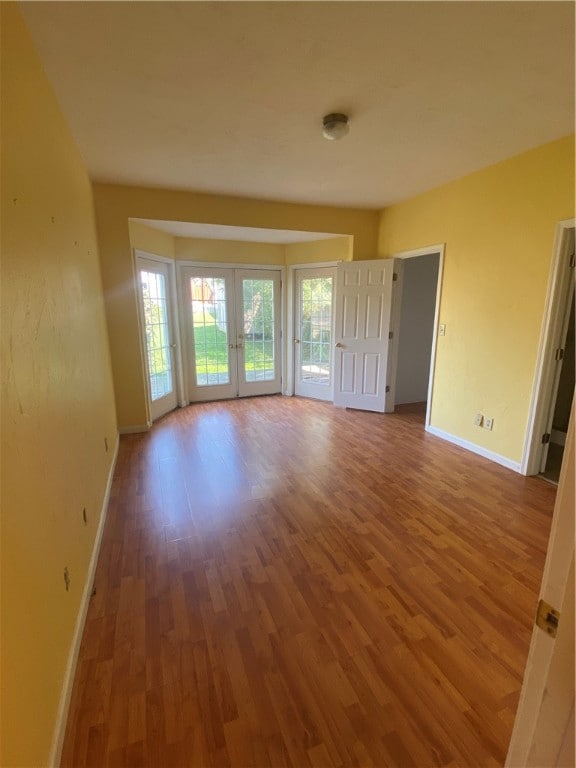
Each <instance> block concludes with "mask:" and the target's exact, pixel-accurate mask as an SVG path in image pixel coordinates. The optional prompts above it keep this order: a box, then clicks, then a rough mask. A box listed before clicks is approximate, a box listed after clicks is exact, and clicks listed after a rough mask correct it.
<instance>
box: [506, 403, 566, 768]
mask: <svg viewBox="0 0 576 768" xmlns="http://www.w3.org/2000/svg"><path fill="white" fill-rule="evenodd" d="M575 416H576V414H575V408H574V404H572V414H571V417H570V425H569V427H568V435H567V438H566V447H565V451H564V461H563V462H562V469H561V471H560V480H559V483H558V493H557V494H556V502H555V505H554V515H553V517H552V527H551V530H550V537H549V539H548V550H547V553H546V563H545V565H544V573H543V574H542V584H541V587H540V598H541V599H542V600H544V601H545V602H546V604H548V606H550V607H551V608H553V609H556V611H559V618H558V622H557V634H556V636H554V632H553V631H552V633H551V634H550V633H549V631H547V630H549V629H550V628H552V629H553V627H554V625H551V627H548V626H546V624H545V627H541V626H540V625H536V624H535V625H534V628H533V631H532V641H531V643H530V651H529V653H528V660H527V662H526V671H525V673H524V681H523V683H522V691H521V693H520V701H519V703H518V710H517V712H516V720H515V722H514V730H513V731H512V738H511V740H510V747H509V749H508V756H507V758H506V764H505V765H506V768H518V766H526V768H541V767H542V766H566V768H568V766H573V765H574V764H575V763H574V507H575V503H576V501H575V498H574V467H575V459H574V429H575ZM546 613H547V611H545V612H544V615H546Z"/></svg>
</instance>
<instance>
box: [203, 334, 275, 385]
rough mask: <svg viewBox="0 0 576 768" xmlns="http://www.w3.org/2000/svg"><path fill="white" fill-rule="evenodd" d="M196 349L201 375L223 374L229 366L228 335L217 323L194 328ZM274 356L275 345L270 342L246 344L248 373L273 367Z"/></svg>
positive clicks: (250, 342) (247, 342) (246, 368)
mask: <svg viewBox="0 0 576 768" xmlns="http://www.w3.org/2000/svg"><path fill="white" fill-rule="evenodd" d="M194 347H195V350H196V360H197V364H198V363H199V366H198V370H199V372H200V373H218V372H220V373H222V372H223V371H225V370H226V369H227V366H228V342H227V340H226V334H225V333H224V331H221V330H220V329H219V328H218V326H217V325H216V323H214V324H213V325H204V324H202V325H200V324H198V325H195V326H194ZM273 356H274V343H273V342H272V340H270V341H264V343H262V341H255V342H254V343H252V341H251V340H250V339H246V340H245V342H244V360H245V370H246V371H262V370H264V369H265V368H270V367H271V361H272V360H273Z"/></svg>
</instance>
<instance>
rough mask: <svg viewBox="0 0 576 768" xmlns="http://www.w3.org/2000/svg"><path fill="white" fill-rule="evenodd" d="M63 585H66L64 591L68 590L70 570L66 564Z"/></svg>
mask: <svg viewBox="0 0 576 768" xmlns="http://www.w3.org/2000/svg"><path fill="white" fill-rule="evenodd" d="M64 585H65V587H66V592H68V591H69V590H70V571H69V570H68V566H67V565H65V566H64Z"/></svg>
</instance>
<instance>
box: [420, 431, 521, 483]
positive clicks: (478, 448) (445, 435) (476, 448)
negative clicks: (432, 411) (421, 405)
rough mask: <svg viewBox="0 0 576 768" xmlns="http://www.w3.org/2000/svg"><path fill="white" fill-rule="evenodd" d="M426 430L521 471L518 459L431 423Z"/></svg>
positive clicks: (508, 467)
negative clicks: (515, 459)
mask: <svg viewBox="0 0 576 768" xmlns="http://www.w3.org/2000/svg"><path fill="white" fill-rule="evenodd" d="M426 432H429V433H430V434H431V435H434V436H435V437H440V438H442V440H447V441H448V442H449V443H453V444H454V445H458V446H460V448H465V449H466V450H467V451H471V452H472V453H476V454H478V456H483V457H484V458H485V459H489V460H490V461H494V462H495V463H496V464H501V465H502V466H503V467H506V468H507V469H512V470H513V471H514V472H520V463H519V462H518V461H512V460H511V459H508V458H506V456H501V455H500V454H499V453H494V451H490V450H488V448H482V446H481V445H476V443H471V442H470V441H468V440H463V439H462V438H461V437H456V435H451V434H450V433H449V432H444V430H442V429H438V428H437V427H432V426H430V425H428V426H427V427H426Z"/></svg>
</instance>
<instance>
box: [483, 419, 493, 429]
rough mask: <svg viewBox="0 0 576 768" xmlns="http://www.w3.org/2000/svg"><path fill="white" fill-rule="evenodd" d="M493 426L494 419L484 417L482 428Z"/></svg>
mask: <svg viewBox="0 0 576 768" xmlns="http://www.w3.org/2000/svg"><path fill="white" fill-rule="evenodd" d="M493 426H494V419H492V418H486V419H484V429H492V427H493Z"/></svg>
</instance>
